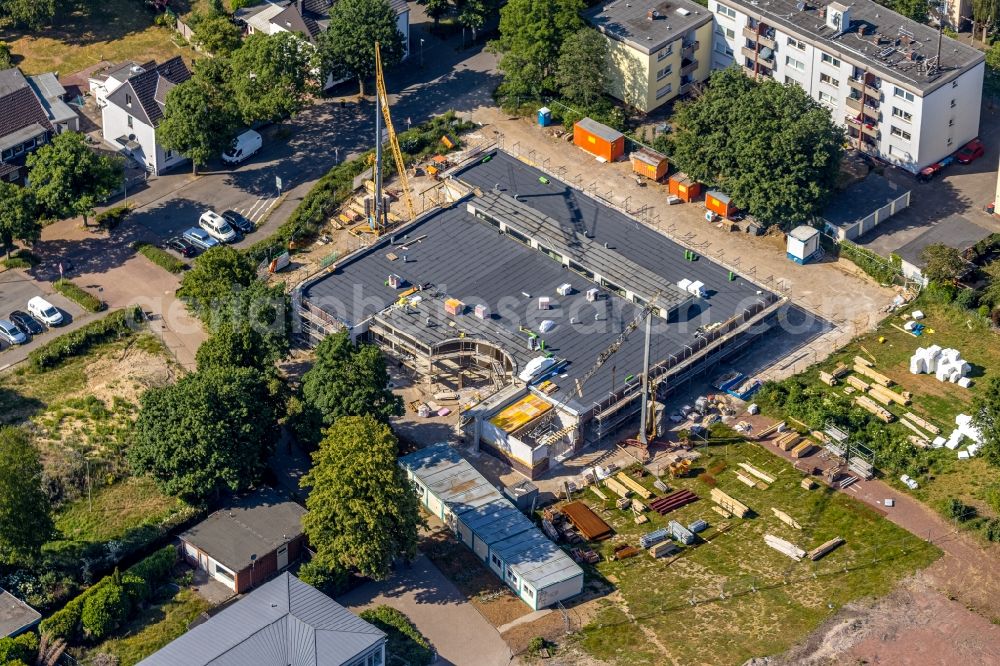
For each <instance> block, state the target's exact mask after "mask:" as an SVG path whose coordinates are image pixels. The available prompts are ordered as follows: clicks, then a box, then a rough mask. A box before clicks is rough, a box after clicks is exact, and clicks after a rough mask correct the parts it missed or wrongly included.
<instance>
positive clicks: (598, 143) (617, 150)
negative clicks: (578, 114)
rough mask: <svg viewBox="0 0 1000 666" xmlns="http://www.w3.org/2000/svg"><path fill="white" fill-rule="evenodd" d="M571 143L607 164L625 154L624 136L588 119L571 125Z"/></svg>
mask: <svg viewBox="0 0 1000 666" xmlns="http://www.w3.org/2000/svg"><path fill="white" fill-rule="evenodd" d="M573 143H574V144H576V145H577V146H578V147H580V148H583V149H584V150H586V151H587V152H588V153H591V154H592V155H597V156H598V157H600V158H603V159H604V160H605V161H608V162H614V161H615V160H617V159H618V158H619V157H621V156H622V155H624V154H625V135H624V134H622V133H621V132H619V131H618V130H615V129H612V128H610V127H608V126H607V125H602V124H601V123H599V122H597V121H596V120H591V119H590V118H584V119H583V120H580V121H578V122H577V123H576V124H575V125H573Z"/></svg>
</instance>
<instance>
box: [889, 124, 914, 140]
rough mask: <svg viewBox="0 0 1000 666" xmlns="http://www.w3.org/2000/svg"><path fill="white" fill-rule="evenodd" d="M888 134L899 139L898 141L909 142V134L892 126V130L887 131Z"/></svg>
mask: <svg viewBox="0 0 1000 666" xmlns="http://www.w3.org/2000/svg"><path fill="white" fill-rule="evenodd" d="M889 133H890V134H892V135H893V136H896V137H899V138H900V139H903V140H904V141H909V140H910V133H909V132H907V131H906V130H902V129H900V128H898V127H896V126H895V125H893V126H892V128H891V129H890V131H889Z"/></svg>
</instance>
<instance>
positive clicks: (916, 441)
mask: <svg viewBox="0 0 1000 666" xmlns="http://www.w3.org/2000/svg"><path fill="white" fill-rule="evenodd" d="M900 423H906V421H900ZM906 439H907V440H909V442H910V444H913V446H916V447H919V448H921V449H928V448H930V446H931V443H930V442H928V441H927V440H926V439H924V438H923V437H918V436H917V435H907V436H906Z"/></svg>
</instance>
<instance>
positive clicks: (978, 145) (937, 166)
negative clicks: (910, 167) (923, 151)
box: [917, 139, 986, 183]
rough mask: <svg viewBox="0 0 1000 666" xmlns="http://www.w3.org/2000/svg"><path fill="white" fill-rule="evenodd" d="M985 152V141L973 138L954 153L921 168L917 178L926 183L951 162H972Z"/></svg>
mask: <svg viewBox="0 0 1000 666" xmlns="http://www.w3.org/2000/svg"><path fill="white" fill-rule="evenodd" d="M985 152H986V147H985V146H984V145H983V142H982V141H980V140H979V139H973V140H972V141H970V142H969V143H967V144H965V145H964V146H962V147H961V148H959V149H958V150H957V151H956V152H955V153H954V154H952V155H949V156H948V157H945V158H943V159H941V160H940V161H938V162H935V163H934V164H931V165H930V166H928V167H924V168H923V169H921V170H920V173H918V174H917V180H919V181H921V182H924V183H926V182H927V181H929V180H931V179H932V178H934V177H935V176H937V175H938V174H939V173H941V171H942V170H943V169H944V168H945V167H946V166H948V165H949V164H951V163H953V162H958V163H959V164H972V163H973V162H975V161H976V160H977V159H979V158H980V157H982V156H983V155H984V154H985Z"/></svg>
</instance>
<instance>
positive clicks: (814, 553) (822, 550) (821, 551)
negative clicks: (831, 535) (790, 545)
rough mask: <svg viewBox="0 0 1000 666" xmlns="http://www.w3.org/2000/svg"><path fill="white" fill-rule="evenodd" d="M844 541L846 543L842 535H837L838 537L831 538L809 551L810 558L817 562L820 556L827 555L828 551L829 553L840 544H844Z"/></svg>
mask: <svg viewBox="0 0 1000 666" xmlns="http://www.w3.org/2000/svg"><path fill="white" fill-rule="evenodd" d="M843 543H844V540H843V539H841V538H840V537H837V538H836V539H830V540H829V541H827V542H826V543H824V544H823V545H822V546H819V547H817V548H813V549H812V550H810V551H809V559H810V560H812V561H813V562H815V561H816V560H818V559H819V558H821V557H823V556H824V555H826V554H827V553H829V552H830V551H832V550H833V549H835V548H838V547H840V545H841V544H843Z"/></svg>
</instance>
